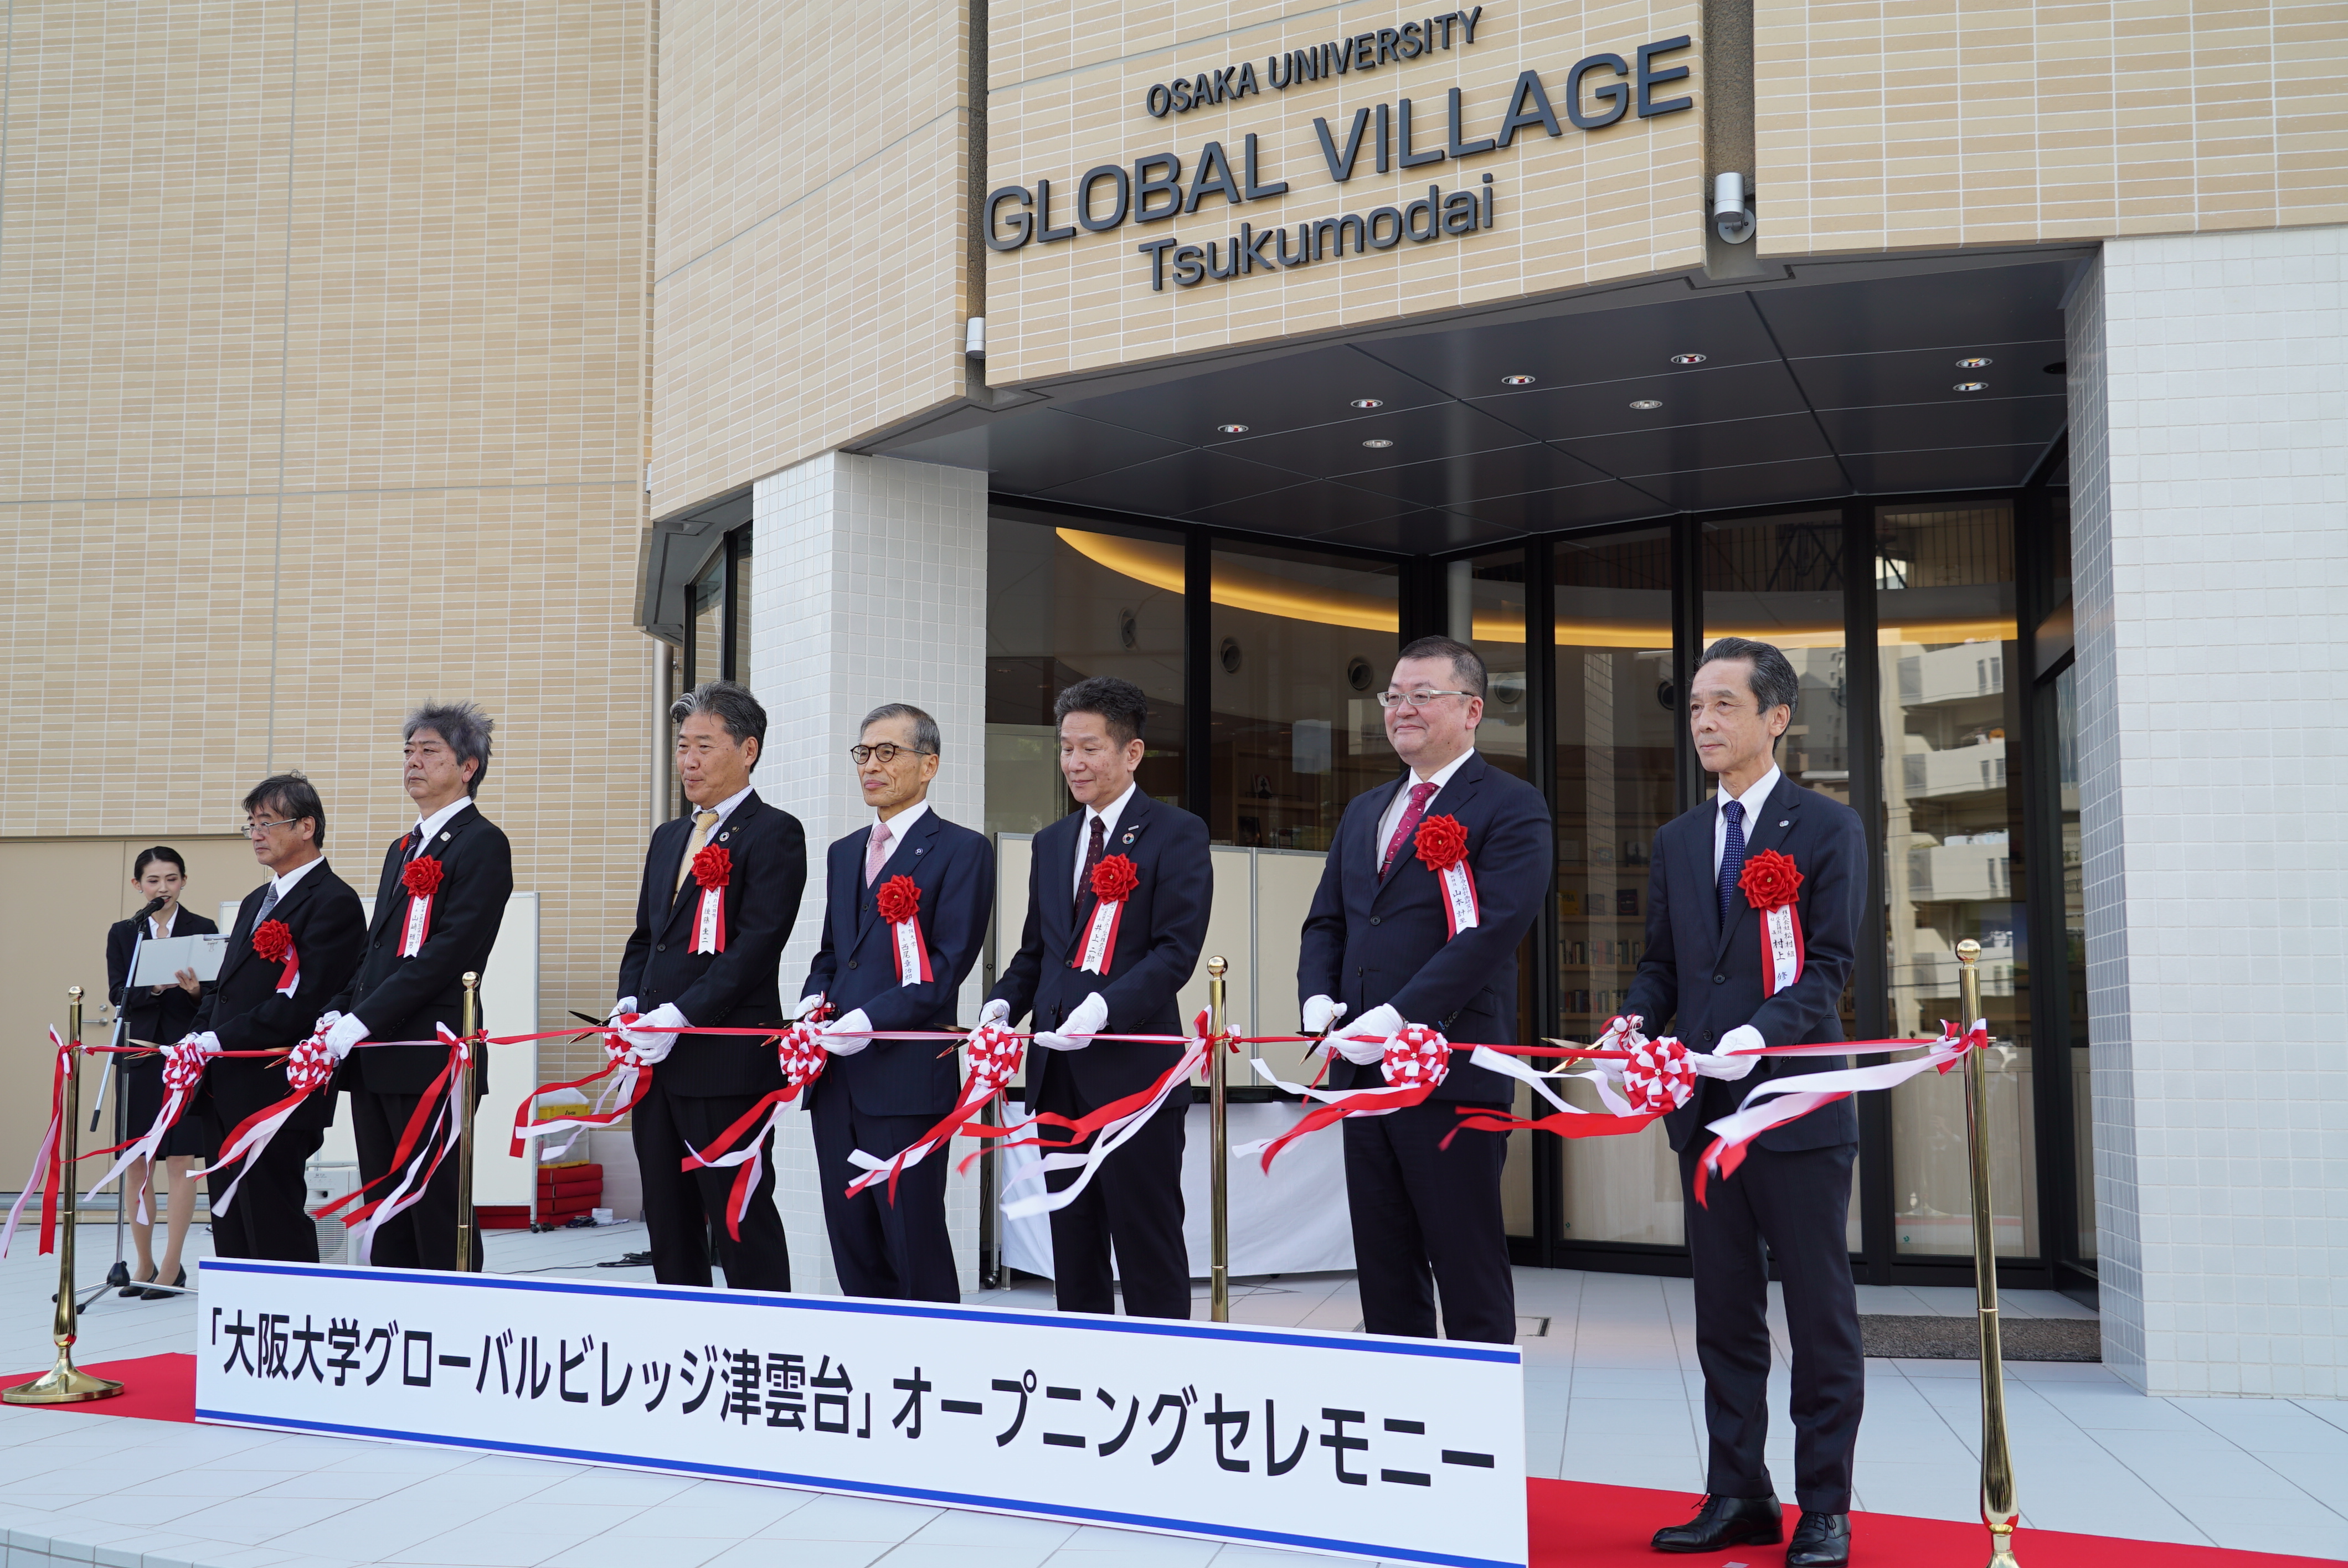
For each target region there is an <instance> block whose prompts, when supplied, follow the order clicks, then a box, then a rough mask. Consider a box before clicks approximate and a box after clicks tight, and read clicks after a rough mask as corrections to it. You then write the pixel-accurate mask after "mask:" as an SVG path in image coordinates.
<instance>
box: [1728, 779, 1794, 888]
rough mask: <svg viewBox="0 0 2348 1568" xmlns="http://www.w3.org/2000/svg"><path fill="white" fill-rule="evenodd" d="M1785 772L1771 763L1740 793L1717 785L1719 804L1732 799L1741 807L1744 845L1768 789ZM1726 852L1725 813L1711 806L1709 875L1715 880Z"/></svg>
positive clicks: (1758, 821) (1766, 801) (1748, 841)
mask: <svg viewBox="0 0 2348 1568" xmlns="http://www.w3.org/2000/svg"><path fill="white" fill-rule="evenodd" d="M1785 776H1786V774H1785V771H1784V770H1783V769H1781V768H1779V767H1778V766H1777V765H1776V764H1775V763H1772V764H1770V765H1769V771H1768V772H1767V773H1766V774H1762V775H1761V779H1760V782H1759V783H1757V784H1755V785H1754V786H1753V787H1752V788H1751V789H1749V790H1746V792H1745V793H1744V794H1739V795H1732V794H1729V793H1728V786H1727V785H1726V784H1723V785H1721V786H1720V794H1719V800H1718V804H1719V805H1726V804H1728V803H1729V802H1730V801H1732V800H1734V801H1736V802H1737V803H1739V804H1742V805H1743V806H1744V807H1745V842H1746V844H1747V845H1750V844H1751V843H1752V842H1753V830H1754V829H1755V828H1756V827H1758V826H1760V825H1761V812H1762V808H1763V807H1765V806H1766V805H1767V804H1769V792H1770V791H1771V790H1773V789H1776V787H1777V781H1778V780H1779V779H1781V778H1783V777H1785ZM1727 853H1728V814H1727V813H1726V812H1725V811H1721V810H1718V809H1717V808H1715V810H1714V812H1713V814H1712V879H1713V881H1714V882H1715V883H1717V882H1718V881H1719V880H1720V862H1721V860H1722V858H1723V857H1724V856H1726V855H1727Z"/></svg>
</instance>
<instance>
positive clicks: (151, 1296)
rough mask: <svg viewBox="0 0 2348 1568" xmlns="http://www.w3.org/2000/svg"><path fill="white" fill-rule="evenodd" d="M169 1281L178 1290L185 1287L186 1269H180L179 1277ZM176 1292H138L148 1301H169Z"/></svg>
mask: <svg viewBox="0 0 2348 1568" xmlns="http://www.w3.org/2000/svg"><path fill="white" fill-rule="evenodd" d="M171 1283H172V1284H173V1285H174V1286H177V1287H178V1288H179V1289H180V1290H184V1289H186V1288H187V1286H188V1271H187V1270H186V1269H184V1268H182V1269H181V1270H180V1277H179V1278H177V1279H175V1280H173V1281H171ZM177 1293H178V1292H177V1291H174V1290H142V1291H140V1292H139V1295H141V1296H145V1297H146V1298H147V1299H148V1300H149V1301H169V1300H170V1299H171V1297H172V1296H174V1295H176V1294H177Z"/></svg>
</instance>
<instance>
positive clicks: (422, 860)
mask: <svg viewBox="0 0 2348 1568" xmlns="http://www.w3.org/2000/svg"><path fill="white" fill-rule="evenodd" d="M446 875H448V872H447V869H446V868H445V867H444V866H441V864H440V862H439V861H438V860H436V859H434V858H433V857H432V856H429V855H419V856H417V857H416V858H415V859H413V860H411V861H409V862H408V863H407V870H405V871H403V872H401V873H400V874H399V885H400V886H402V887H405V888H407V890H408V892H410V893H412V894H414V895H415V896H416V897H418V898H429V897H432V895H433V894H435V893H438V891H439V890H440V878H441V877H442V876H446ZM273 923H274V922H273Z"/></svg>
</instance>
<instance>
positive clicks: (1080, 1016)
mask: <svg viewBox="0 0 2348 1568" xmlns="http://www.w3.org/2000/svg"><path fill="white" fill-rule="evenodd" d="M1107 1021H1108V1003H1107V1002H1106V1001H1104V1000H1103V999H1101V994H1100V992H1098V991H1095V992H1093V994H1092V995H1090V996H1088V997H1086V999H1084V1000H1082V1001H1080V1002H1078V1003H1077V1004H1076V1011H1074V1012H1072V1013H1070V1014H1069V1015H1068V1016H1067V1017H1066V1018H1064V1019H1062V1020H1060V1027H1059V1028H1058V1030H1046V1031H1045V1032H1044V1033H1042V1034H1038V1035H1037V1036H1036V1037H1035V1043H1036V1044H1037V1045H1040V1046H1042V1047H1043V1048H1044V1049H1045V1050H1084V1048H1085V1047H1086V1046H1088V1045H1090V1044H1091V1043H1092V1041H1091V1040H1085V1039H1080V1038H1077V1037H1079V1036H1083V1035H1092V1034H1098V1033H1099V1032H1100V1027H1101V1025H1103V1024H1105V1023H1107Z"/></svg>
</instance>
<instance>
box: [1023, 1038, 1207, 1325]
mask: <svg viewBox="0 0 2348 1568" xmlns="http://www.w3.org/2000/svg"><path fill="white" fill-rule="evenodd" d="M1073 1079H1074V1075H1073V1074H1071V1073H1066V1072H1055V1073H1052V1074H1051V1075H1050V1076H1049V1077H1047V1078H1046V1079H1045V1083H1044V1093H1043V1098H1042V1100H1041V1101H1040V1102H1038V1103H1037V1105H1036V1107H1035V1108H1036V1109H1037V1110H1039V1111H1051V1112H1056V1113H1058V1114H1059V1115H1062V1116H1082V1115H1084V1114H1085V1113H1086V1112H1088V1111H1091V1110H1093V1109H1095V1107H1093V1106H1092V1105H1090V1104H1088V1103H1086V1102H1084V1096H1083V1095H1082V1094H1081V1093H1080V1092H1079V1091H1077V1090H1076V1084H1075V1082H1074V1081H1073ZM1188 1101H1189V1096H1188V1095H1186V1094H1184V1093H1182V1092H1181V1091H1179V1090H1177V1091H1175V1092H1174V1094H1172V1095H1171V1096H1169V1097H1168V1099H1167V1102H1166V1103H1165V1104H1163V1105H1161V1106H1159V1108H1158V1113H1157V1114H1156V1115H1154V1116H1152V1117H1151V1118H1150V1119H1149V1120H1148V1122H1146V1123H1144V1124H1143V1125H1142V1127H1141V1128H1140V1130H1139V1131H1138V1132H1135V1133H1134V1135H1133V1136H1132V1137H1131V1138H1130V1139H1129V1140H1128V1141H1127V1142H1126V1143H1123V1144H1121V1145H1119V1146H1118V1148H1117V1153H1114V1154H1111V1155H1110V1156H1109V1157H1108V1158H1107V1159H1106V1160H1104V1161H1102V1162H1101V1167H1100V1169H1099V1171H1097V1173H1095V1174H1094V1176H1093V1179H1092V1183H1091V1184H1090V1185H1088V1186H1086V1188H1085V1190H1084V1194H1083V1195H1082V1196H1080V1197H1078V1198H1077V1199H1076V1202H1074V1203H1072V1204H1069V1205H1068V1206H1067V1207H1066V1208H1064V1209H1060V1210H1056V1212H1055V1213H1054V1214H1053V1215H1052V1286H1053V1295H1054V1296H1055V1297H1056V1300H1057V1304H1058V1306H1059V1308H1060V1310H1061V1311H1063V1312H1097V1313H1103V1314H1110V1313H1114V1312H1116V1310H1117V1296H1116V1290H1117V1283H1118V1282H1119V1281H1120V1280H1121V1281H1122V1283H1123V1285H1124V1287H1125V1315H1126V1316H1127V1317H1176V1318H1185V1319H1187V1318H1188V1317H1189V1316H1190V1253H1189V1247H1188V1246H1187V1245H1185V1244H1184V1242H1183V1240H1182V1134H1183V1131H1184V1123H1185V1121H1186V1119H1187V1118H1188V1116H1189V1104H1188ZM1065 1132H1066V1130H1065V1129H1062V1128H1045V1130H1044V1133H1043V1135H1044V1137H1045V1140H1046V1142H1047V1143H1058V1140H1059V1139H1060V1138H1061V1137H1063V1136H1065ZM1086 1146H1087V1145H1086V1144H1081V1143H1062V1144H1058V1147H1057V1148H1047V1149H1046V1150H1045V1153H1057V1152H1060V1151H1061V1150H1080V1149H1083V1148H1085V1147H1086ZM1079 1174H1081V1173H1079V1172H1076V1171H1055V1172H1053V1173H1050V1174H1048V1175H1046V1176H1045V1178H1044V1184H1045V1186H1046V1187H1048V1188H1049V1189H1050V1190H1052V1191H1053V1192H1056V1193H1057V1192H1063V1191H1065V1190H1066V1189H1067V1188H1069V1187H1071V1186H1073V1185H1075V1184H1076V1177H1077V1176H1078V1175H1079ZM1112 1253H1114V1255H1115V1262H1114V1263H1113V1264H1112V1262H1111V1254H1112Z"/></svg>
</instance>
